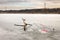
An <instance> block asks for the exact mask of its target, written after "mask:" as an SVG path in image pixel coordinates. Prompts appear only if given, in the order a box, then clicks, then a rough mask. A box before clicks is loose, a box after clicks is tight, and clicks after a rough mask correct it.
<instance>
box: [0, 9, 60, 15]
mask: <svg viewBox="0 0 60 40" xmlns="http://www.w3.org/2000/svg"><path fill="white" fill-rule="evenodd" d="M0 13H58V14H60V8H52V9H24V10H0Z"/></svg>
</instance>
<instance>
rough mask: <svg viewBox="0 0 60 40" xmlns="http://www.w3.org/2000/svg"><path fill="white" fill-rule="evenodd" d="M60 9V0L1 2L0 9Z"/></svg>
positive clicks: (7, 0) (0, 0) (14, 0)
mask: <svg viewBox="0 0 60 40" xmlns="http://www.w3.org/2000/svg"><path fill="white" fill-rule="evenodd" d="M44 2H45V3H46V7H47V8H57V7H58V8H60V0H0V9H4V8H5V9H9V8H10V9H12V8H13V9H28V8H44Z"/></svg>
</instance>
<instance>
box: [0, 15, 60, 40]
mask: <svg viewBox="0 0 60 40" xmlns="http://www.w3.org/2000/svg"><path fill="white" fill-rule="evenodd" d="M34 15H35V14H34ZM44 16H45V17H47V15H44ZM44 16H40V14H39V17H40V18H43V19H45V18H44ZM55 16H56V15H55ZM55 16H52V17H53V18H54V20H56V21H59V18H60V16H58V17H59V18H58V17H57V16H56V17H57V19H56V18H55ZM16 17H17V18H18V17H23V16H22V14H19V15H17V16H16V15H12V14H8V15H6V14H0V40H60V30H54V31H53V30H52V28H53V27H51V28H50V27H49V26H48V25H49V23H48V25H47V26H48V27H47V26H45V27H43V25H39V24H37V22H38V23H39V21H42V20H41V19H39V18H38V17H37V16H36V15H35V16H31V17H32V19H34V18H35V19H39V20H37V21H36V20H35V21H32V22H35V24H34V23H32V22H31V21H29V22H31V23H32V24H33V25H32V26H31V27H27V31H23V27H21V26H14V23H17V22H16V21H17V20H13V19H14V18H16ZM26 17H29V16H26ZM50 17H51V15H50V16H48V17H47V18H50ZM52 17H51V18H50V20H51V21H52V23H53V22H55V21H53V18H52ZM47 18H46V19H47ZM9 19H10V20H9ZM32 19H31V20H32ZM48 20H49V19H48ZM48 20H47V21H46V22H48ZM50 20H49V21H50ZM20 21H22V20H20ZM20 21H19V22H20ZM44 21H45V20H44ZM19 22H18V24H21V23H22V22H20V23H19ZM46 22H45V24H47V23H46ZM40 23H42V22H40ZM52 23H51V24H52ZM22 24H23V23H22ZM51 24H50V25H51ZM57 24H58V23H57ZM57 27H59V26H57ZM57 27H56V28H57ZM43 29H46V30H48V32H46V33H44V32H41V31H42V30H43Z"/></svg>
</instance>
